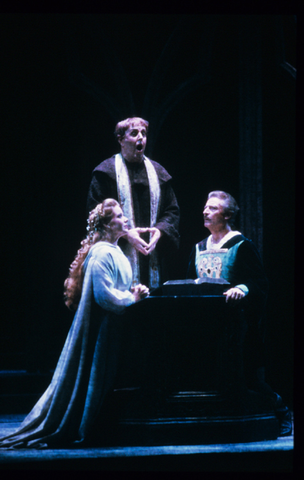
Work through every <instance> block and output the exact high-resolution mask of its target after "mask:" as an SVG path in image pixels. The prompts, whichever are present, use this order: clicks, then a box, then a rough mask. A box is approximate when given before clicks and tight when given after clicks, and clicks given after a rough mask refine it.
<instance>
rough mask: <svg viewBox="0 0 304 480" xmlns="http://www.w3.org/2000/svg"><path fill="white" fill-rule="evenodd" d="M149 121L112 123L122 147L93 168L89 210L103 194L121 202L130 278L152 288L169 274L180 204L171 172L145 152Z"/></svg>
mask: <svg viewBox="0 0 304 480" xmlns="http://www.w3.org/2000/svg"><path fill="white" fill-rule="evenodd" d="M148 126H149V124H148V122H147V121H146V120H143V119H142V118H137V117H133V118H128V119H126V120H123V121H121V122H119V123H118V124H117V125H116V128H115V135H116V138H117V140H118V142H119V144H120V147H121V152H120V154H117V155H113V156H112V157H111V158H108V159H107V160H104V161H103V162H101V163H100V164H99V165H98V166H97V167H96V168H95V169H94V170H93V173H92V180H91V184H90V187H89V193H88V199H87V210H88V212H89V211H91V210H92V209H93V208H94V207H95V206H96V205H97V204H98V203H100V202H102V201H103V200H104V199H105V198H115V199H116V200H118V201H119V203H120V204H121V206H122V209H123V212H124V215H125V216H126V217H127V218H128V220H129V231H128V234H127V235H126V236H125V237H124V238H123V239H122V240H121V243H120V247H121V248H122V250H123V252H124V253H125V255H126V256H127V257H128V258H129V260H130V263H131V266H132V270H133V281H134V283H142V284H144V285H147V286H148V287H149V288H150V289H151V288H152V289H153V288H156V287H158V286H159V285H161V284H162V283H163V282H164V281H165V280H166V279H168V259H169V257H170V254H172V252H174V251H176V250H177V248H178V246H179V232H178V227H179V206H178V203H177V200H176V197H175V194H174V191H173V188H172V185H171V179H172V177H171V176H170V175H169V173H168V172H167V171H166V170H165V169H164V168H163V167H162V166H161V165H160V164H159V163H157V162H154V161H153V160H150V159H148V158H147V157H146V156H145V155H144V152H145V148H146V142H147V132H148Z"/></svg>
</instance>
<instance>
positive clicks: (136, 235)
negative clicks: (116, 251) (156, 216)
mask: <svg viewBox="0 0 304 480" xmlns="http://www.w3.org/2000/svg"><path fill="white" fill-rule="evenodd" d="M146 232H149V233H151V234H152V236H151V240H150V243H147V242H145V240H143V238H141V236H140V234H141V233H146ZM160 237H161V231H160V230H159V229H158V228H155V227H153V228H139V227H137V228H131V229H130V230H129V231H128V233H127V235H126V237H125V238H126V239H127V240H128V242H129V243H130V244H131V245H132V247H134V248H135V249H136V250H137V251H138V252H140V253H142V254H143V255H149V254H150V253H151V252H153V250H154V249H155V247H156V245H157V242H158V240H159V239H160Z"/></svg>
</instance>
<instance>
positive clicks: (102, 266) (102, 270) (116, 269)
mask: <svg viewBox="0 0 304 480" xmlns="http://www.w3.org/2000/svg"><path fill="white" fill-rule="evenodd" d="M126 261H127V262H128V260H127V259H126V258H124V257H123V258H121V257H120V256H115V260H114V258H113V255H111V254H109V253H108V252H107V253H106V254H103V255H102V256H98V259H96V258H94V259H92V266H91V274H92V281H93V293H94V298H95V301H96V302H97V303H98V305H100V306H101V307H102V308H104V309H105V310H109V311H111V312H114V313H118V314H119V313H123V310H124V309H125V307H128V306H129V305H132V304H133V303H135V298H134V295H133V294H132V293H131V292H130V291H129V289H128V283H127V282H126V275H125V271H124V270H125V269H126V266H127V265H126V263H125V262H126Z"/></svg>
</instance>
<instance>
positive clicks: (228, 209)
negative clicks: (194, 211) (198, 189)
mask: <svg viewBox="0 0 304 480" xmlns="http://www.w3.org/2000/svg"><path fill="white" fill-rule="evenodd" d="M211 197H216V198H219V199H221V200H225V205H224V213H225V214H229V215H230V218H229V219H228V225H230V226H231V227H234V223H235V218H236V216H237V214H238V211H239V210H240V208H239V206H238V204H237V203H236V200H235V199H234V198H233V197H232V195H230V193H226V192H223V191H222V190H214V191H213V192H210V193H209V194H208V199H209V198H211Z"/></svg>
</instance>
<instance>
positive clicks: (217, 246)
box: [206, 230, 241, 250]
mask: <svg viewBox="0 0 304 480" xmlns="http://www.w3.org/2000/svg"><path fill="white" fill-rule="evenodd" d="M236 235H241V232H238V231H237V230H230V232H228V233H226V235H225V236H224V237H223V238H222V239H221V240H220V241H219V242H218V243H213V241H212V235H209V237H208V239H207V245H206V247H207V250H219V249H220V248H222V245H224V243H226V242H227V241H228V240H230V238H232V237H235V236H236Z"/></svg>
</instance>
